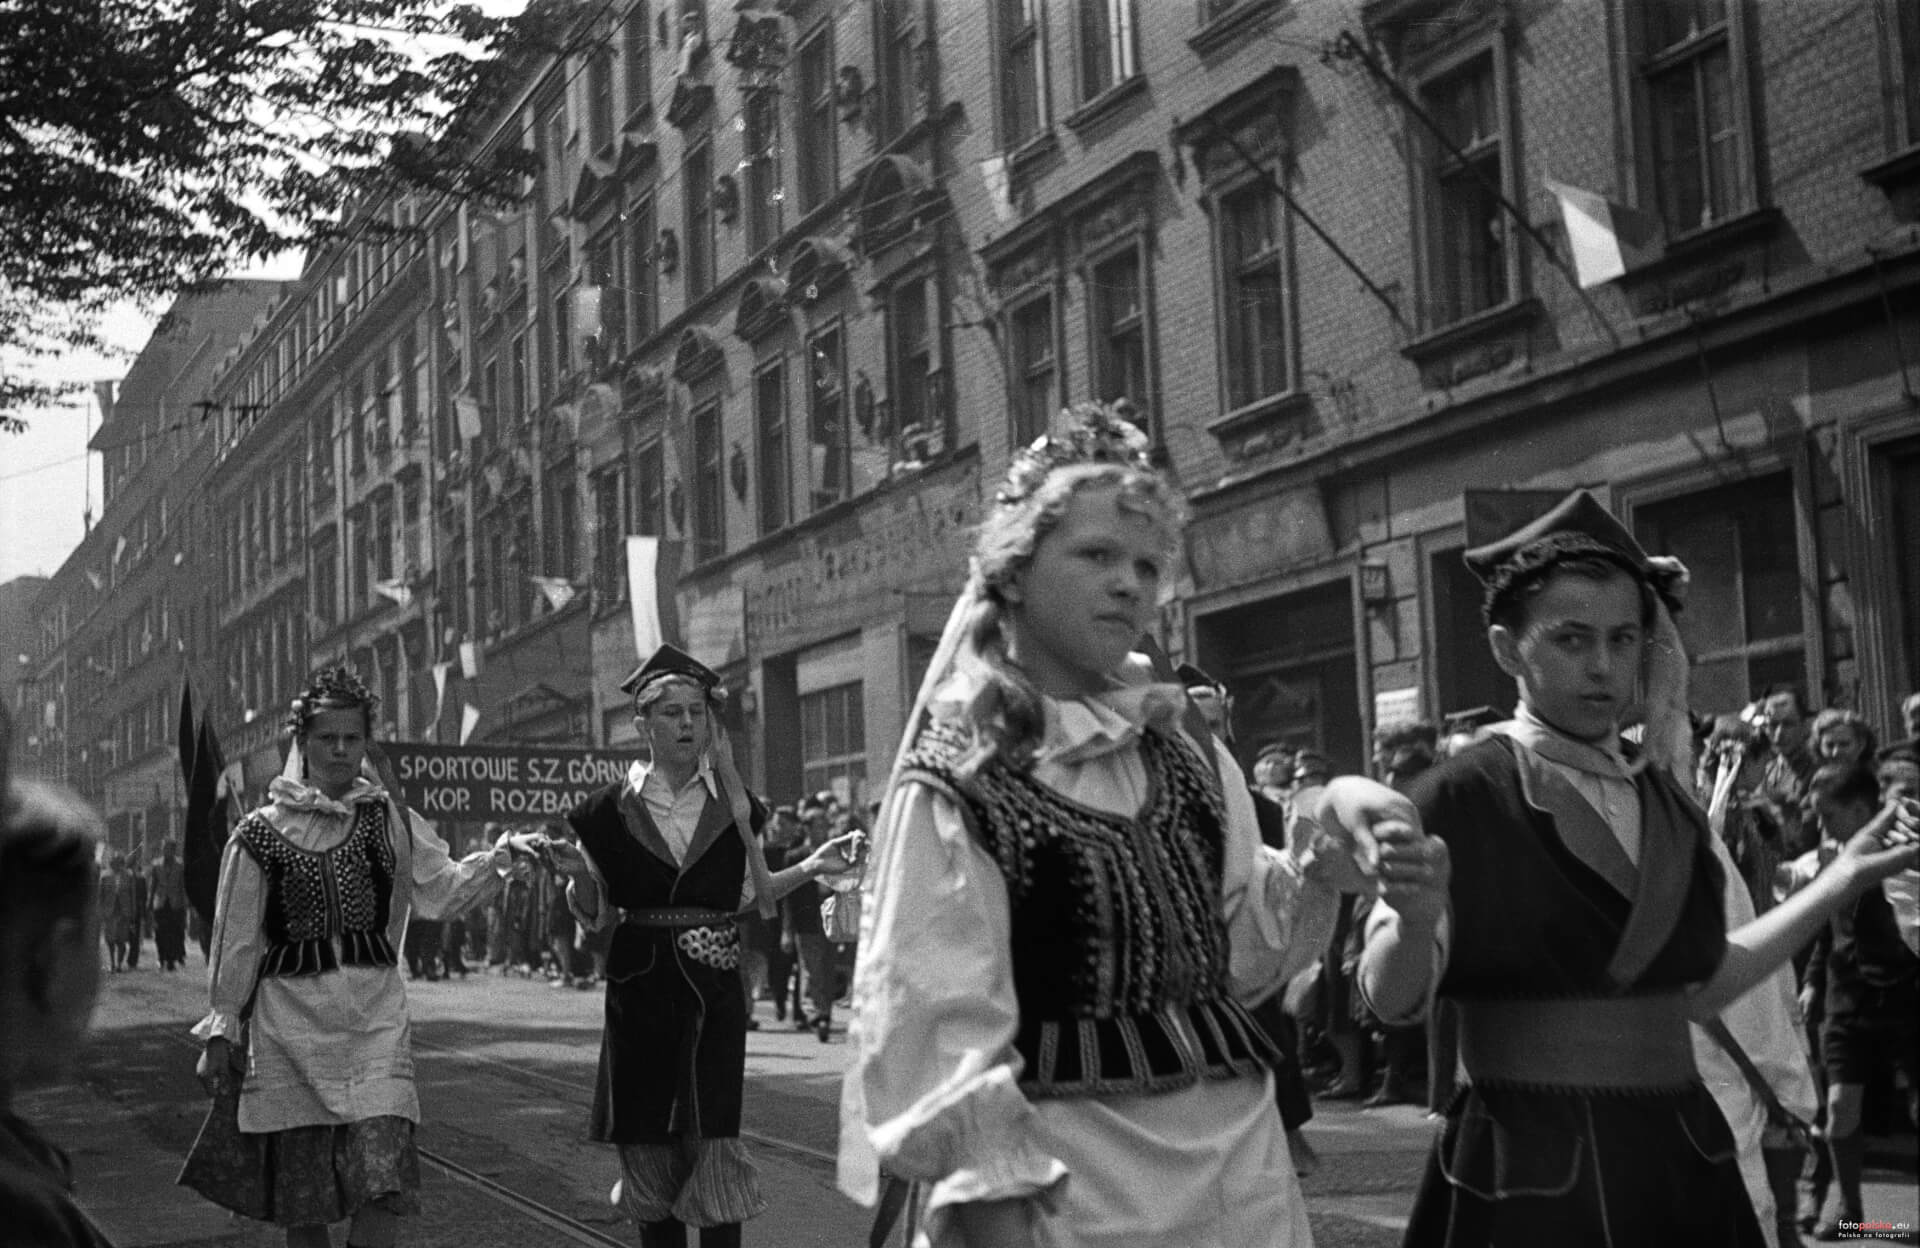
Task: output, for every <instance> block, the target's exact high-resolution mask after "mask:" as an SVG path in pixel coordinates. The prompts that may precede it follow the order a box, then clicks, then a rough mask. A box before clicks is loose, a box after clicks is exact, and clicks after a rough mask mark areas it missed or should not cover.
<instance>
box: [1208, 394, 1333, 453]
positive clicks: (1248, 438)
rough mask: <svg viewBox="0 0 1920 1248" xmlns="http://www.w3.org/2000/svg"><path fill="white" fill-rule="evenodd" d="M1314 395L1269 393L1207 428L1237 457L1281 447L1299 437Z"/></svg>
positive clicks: (1223, 446)
mask: <svg viewBox="0 0 1920 1248" xmlns="http://www.w3.org/2000/svg"><path fill="white" fill-rule="evenodd" d="M1312 408H1313V396H1312V395H1310V394H1308V393H1307V392H1306V391H1305V390H1288V391H1286V392H1285V393H1282V394H1275V395H1269V396H1268V397H1267V398H1264V399H1259V400H1256V401H1255V402H1252V403H1249V404H1247V405H1246V406H1245V407H1238V408H1235V409H1234V410H1233V411H1230V412H1228V413H1226V414H1225V415H1222V416H1217V417H1215V418H1214V419H1212V420H1210V421H1208V422H1207V432H1208V433H1210V434H1212V435H1213V436H1214V440H1215V441H1217V442H1219V443H1220V446H1221V449H1222V450H1224V451H1225V452H1226V453H1227V455H1228V456H1229V457H1231V458H1234V459H1248V458H1251V457H1253V456H1255V455H1262V454H1265V453H1266V452H1268V451H1272V450H1278V449H1279V448H1280V447H1282V446H1284V445H1286V444H1287V443H1288V442H1291V441H1293V440H1294V439H1295V438H1297V437H1299V436H1300V434H1301V432H1302V426H1303V425H1304V424H1305V420H1306V416H1307V414H1308V412H1310V411H1311V410H1312Z"/></svg>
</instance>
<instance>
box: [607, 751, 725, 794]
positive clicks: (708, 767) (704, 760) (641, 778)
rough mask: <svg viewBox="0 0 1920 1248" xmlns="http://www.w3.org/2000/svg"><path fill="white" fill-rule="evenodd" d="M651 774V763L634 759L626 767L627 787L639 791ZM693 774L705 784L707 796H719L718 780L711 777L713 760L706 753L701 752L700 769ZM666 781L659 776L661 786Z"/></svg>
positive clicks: (652, 770) (652, 771) (652, 772)
mask: <svg viewBox="0 0 1920 1248" xmlns="http://www.w3.org/2000/svg"><path fill="white" fill-rule="evenodd" d="M653 774H654V769H653V764H652V763H649V762H646V761H645V760H642V759H635V760H634V762H633V764H632V766H630V767H628V768H627V787H628V788H629V789H631V790H633V791H634V792H635V793H639V792H641V791H642V790H643V789H644V788H645V787H646V783H647V781H648V780H649V779H650V778H651V777H652V776H653ZM694 775H696V776H698V777H699V778H700V780H701V782H702V783H704V784H705V785H706V786H707V794H708V796H710V797H715V798H717V797H719V796H720V782H719V781H717V780H715V779H714V778H713V760H712V759H711V758H710V757H709V756H708V755H705V754H702V755H701V756H700V769H699V770H698V771H696V772H694ZM666 783H667V781H666V777H664V776H663V777H661V779H660V784H661V787H663V788H664V787H666ZM670 796H674V797H678V796H679V794H677V793H676V794H671V795H670Z"/></svg>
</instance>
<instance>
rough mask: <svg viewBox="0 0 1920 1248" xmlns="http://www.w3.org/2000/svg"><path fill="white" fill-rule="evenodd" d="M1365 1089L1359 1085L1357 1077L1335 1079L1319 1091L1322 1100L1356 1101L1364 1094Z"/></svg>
mask: <svg viewBox="0 0 1920 1248" xmlns="http://www.w3.org/2000/svg"><path fill="white" fill-rule="evenodd" d="M1366 1093H1367V1090H1366V1089H1365V1088H1363V1087H1361V1086H1360V1082H1359V1080H1357V1079H1336V1080H1334V1081H1333V1082H1332V1083H1330V1084H1328V1085H1327V1088H1326V1090H1325V1091H1324V1092H1322V1093H1320V1097H1319V1099H1320V1100H1323V1101H1357V1100H1359V1099H1360V1098H1361V1097H1363V1096H1365V1095H1366Z"/></svg>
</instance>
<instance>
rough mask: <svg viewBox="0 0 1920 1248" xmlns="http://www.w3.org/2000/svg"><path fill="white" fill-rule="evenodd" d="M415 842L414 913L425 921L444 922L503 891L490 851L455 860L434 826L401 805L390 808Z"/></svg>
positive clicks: (413, 848)
mask: <svg viewBox="0 0 1920 1248" xmlns="http://www.w3.org/2000/svg"><path fill="white" fill-rule="evenodd" d="M390 809H391V810H392V811H394V812H397V814H398V817H399V820H400V822H401V823H402V824H404V826H405V827H406V828H407V829H408V831H409V833H410V834H411V836H412V838H413V846H412V852H413V912H414V914H415V915H417V916H418V917H420V918H423V919H443V918H449V917H451V916H453V915H456V914H460V913H461V912H463V911H465V910H467V909H469V908H470V907H472V906H474V905H477V904H478V903H480V902H482V901H485V900H487V899H488V898H490V897H492V896H493V895H494V893H496V892H498V891H499V890H500V876H499V873H497V872H496V871H494V870H493V866H492V858H493V851H492V849H491V848H487V849H479V850H475V851H474V852H473V853H471V854H468V855H467V856H466V857H464V858H455V857H454V856H453V854H452V853H451V851H449V849H448V848H447V843H446V842H445V841H443V840H441V839H440V834H439V833H438V832H436V831H434V829H433V825H432V824H431V823H428V822H427V821H426V819H424V818H423V817H421V815H420V814H419V813H418V812H417V811H413V810H410V809H408V808H407V807H405V806H402V805H400V804H399V803H397V802H396V803H394V804H393V806H392V807H391V808H390Z"/></svg>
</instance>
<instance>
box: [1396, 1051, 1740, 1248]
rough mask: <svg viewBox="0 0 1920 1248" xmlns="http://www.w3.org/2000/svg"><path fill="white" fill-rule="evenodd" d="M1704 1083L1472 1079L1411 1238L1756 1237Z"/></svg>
mask: <svg viewBox="0 0 1920 1248" xmlns="http://www.w3.org/2000/svg"><path fill="white" fill-rule="evenodd" d="M1734 1153H1735V1148H1734V1142H1733V1133H1732V1132H1731V1131H1729V1130H1728V1129H1727V1124H1726V1120H1725V1119H1724V1118H1723V1117H1722V1116H1721V1114H1720V1110H1719V1107H1718V1106H1717V1105H1715V1104H1714V1101H1713V1097H1712V1096H1711V1095H1710V1094H1709V1093H1708V1092H1707V1090H1706V1088H1705V1087H1703V1086H1700V1085H1698V1084H1695V1085H1694V1086H1693V1087H1691V1088H1688V1089H1685V1090H1683V1091H1678V1092H1657V1093H1626V1094H1622V1093H1604V1094H1597V1095H1587V1094H1583V1093H1579V1092H1567V1091H1535V1090H1529V1089H1518V1088H1492V1087H1484V1088H1483V1087H1474V1086H1468V1087H1464V1088H1462V1089H1460V1091H1459V1093H1458V1094H1457V1095H1455V1097H1454V1099H1453V1104H1452V1105H1451V1106H1450V1107H1449V1109H1448V1112H1447V1120H1446V1124H1445V1125H1444V1126H1443V1127H1442V1128H1441V1131H1440V1135H1439V1137H1438V1138H1437V1139H1436V1140H1435V1142H1434V1149H1433V1153H1432V1156H1431V1157H1430V1158H1429V1160H1428V1163H1427V1172H1426V1176H1425V1177H1424V1179H1423V1180H1422V1181H1421V1185H1420V1192H1419V1195H1418V1196H1417V1197H1416V1198H1415V1201H1414V1207H1413V1216H1412V1218H1411V1219H1410V1220H1409V1222H1408V1224H1407V1234H1406V1240H1405V1243H1406V1245H1407V1248H1493V1246H1496V1245H1502V1246H1503V1245H1509V1244H1512V1245H1534V1244H1552V1245H1555V1248H1665V1246H1666V1245H1672V1246H1673V1248H1683V1246H1684V1248H1763V1245H1764V1244H1765V1242H1766V1241H1765V1239H1764V1238H1763V1237H1762V1235H1761V1232H1760V1223H1759V1221H1758V1220H1757V1219H1756V1218H1755V1216H1754V1212H1753V1205H1752V1202H1751V1200H1750V1199H1749V1198H1748V1196H1747V1190H1746V1185H1745V1184H1744V1183H1743V1182H1742V1181H1741V1178H1740V1170H1739V1167H1738V1165H1737V1164H1736V1161H1735V1156H1734Z"/></svg>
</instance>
